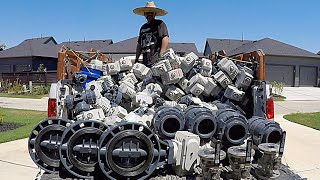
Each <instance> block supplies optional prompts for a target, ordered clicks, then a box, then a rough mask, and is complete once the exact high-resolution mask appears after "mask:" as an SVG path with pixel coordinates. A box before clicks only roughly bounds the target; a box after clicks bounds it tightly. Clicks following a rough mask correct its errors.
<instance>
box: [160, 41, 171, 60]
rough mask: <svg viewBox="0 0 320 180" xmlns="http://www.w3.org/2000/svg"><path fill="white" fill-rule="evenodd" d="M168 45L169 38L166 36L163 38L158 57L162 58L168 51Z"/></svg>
mask: <svg viewBox="0 0 320 180" xmlns="http://www.w3.org/2000/svg"><path fill="white" fill-rule="evenodd" d="M168 44H169V37H168V36H165V37H163V38H162V44H161V49H160V56H162V55H163V53H164V51H165V50H167V49H168Z"/></svg>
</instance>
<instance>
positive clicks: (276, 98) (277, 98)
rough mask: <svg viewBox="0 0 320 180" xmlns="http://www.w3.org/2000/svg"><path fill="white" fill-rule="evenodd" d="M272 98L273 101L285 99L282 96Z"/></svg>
mask: <svg viewBox="0 0 320 180" xmlns="http://www.w3.org/2000/svg"><path fill="white" fill-rule="evenodd" d="M272 99H273V101H285V100H286V98H283V97H273V98H272Z"/></svg>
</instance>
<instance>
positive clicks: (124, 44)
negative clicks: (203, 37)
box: [106, 37, 199, 54]
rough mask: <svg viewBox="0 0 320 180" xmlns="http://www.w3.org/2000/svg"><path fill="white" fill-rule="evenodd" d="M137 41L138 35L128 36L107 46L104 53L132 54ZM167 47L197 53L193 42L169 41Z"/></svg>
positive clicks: (179, 51)
mask: <svg viewBox="0 0 320 180" xmlns="http://www.w3.org/2000/svg"><path fill="white" fill-rule="evenodd" d="M137 43H138V37H134V38H130V39H127V40H124V41H120V42H117V43H114V44H111V45H110V46H108V47H107V51H106V53H110V54H112V53H114V54H134V53H135V52H136V47H137ZM168 46H169V48H172V49H173V50H174V51H176V52H178V53H190V52H194V53H196V54H199V53H198V50H197V47H196V45H195V44H194V43H170V42H169V45H168Z"/></svg>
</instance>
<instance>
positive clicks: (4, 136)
mask: <svg viewBox="0 0 320 180" xmlns="http://www.w3.org/2000/svg"><path fill="white" fill-rule="evenodd" d="M0 114H3V115H4V116H3V121H4V122H12V123H18V124H21V125H22V126H21V127H19V128H17V129H14V130H10V131H6V132H0V143H3V142H8V141H13V140H17V139H22V138H26V137H29V134H30V132H31V130H32V129H33V128H34V126H35V125H36V124H37V123H38V122H40V121H42V120H43V119H45V118H46V116H47V112H44V111H31V110H18V109H7V108H0Z"/></svg>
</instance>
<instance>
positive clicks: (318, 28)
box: [0, 0, 320, 53]
mask: <svg viewBox="0 0 320 180" xmlns="http://www.w3.org/2000/svg"><path fill="white" fill-rule="evenodd" d="M154 2H155V4H156V6H157V7H160V8H163V9H165V10H166V11H168V12H169V13H168V15H166V16H163V17H158V19H161V20H163V21H164V22H165V23H166V24H167V27H168V30H169V36H170V38H169V39H170V42H194V43H196V46H197V48H198V50H199V51H200V52H202V51H203V50H204V46H205V41H206V39H207V38H222V39H242V34H243V37H244V39H247V40H259V39H262V38H265V37H269V38H272V39H276V40H279V41H282V42H285V43H288V44H291V45H294V46H297V47H300V48H303V49H305V50H308V51H311V52H314V53H317V52H318V51H320V35H319V33H320V23H319V19H320V1H319V0H154ZM145 4H146V0H121V1H116V0H113V1H111V0H77V1H76V0H4V1H1V3H0V14H1V19H0V43H5V44H6V45H7V46H8V47H12V46H15V45H18V44H19V43H20V42H22V41H23V40H25V39H29V38H36V37H41V36H42V37H46V36H53V37H54V38H55V40H56V41H57V42H58V43H61V42H64V41H69V40H70V41H79V40H80V41H81V40H84V39H86V40H101V39H112V40H113V42H118V41H121V40H125V39H128V38H131V37H135V36H137V35H138V31H139V29H140V26H141V25H142V24H143V23H145V18H144V17H143V16H138V15H135V14H133V12H132V10H133V9H134V8H137V7H142V6H145Z"/></svg>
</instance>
